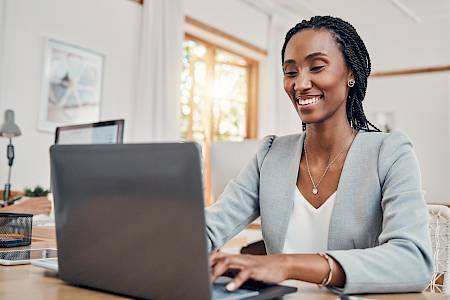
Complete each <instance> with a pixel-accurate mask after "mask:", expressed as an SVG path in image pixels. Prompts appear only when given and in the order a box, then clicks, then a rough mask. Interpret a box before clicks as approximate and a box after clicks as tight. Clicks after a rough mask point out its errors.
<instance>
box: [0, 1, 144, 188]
mask: <svg viewBox="0 0 450 300" xmlns="http://www.w3.org/2000/svg"><path fill="white" fill-rule="evenodd" d="M4 1H5V0H4ZM140 14H141V8H140V5H138V4H137V3H135V2H132V1H125V0H95V1H92V0H76V1H74V0H39V1H29V0H6V20H4V22H3V23H4V24H5V28H4V34H5V39H4V41H5V43H4V53H3V69H2V71H3V72H2V74H3V75H4V77H3V84H2V85H1V86H3V89H2V90H1V91H0V112H1V113H2V114H3V111H4V109H6V108H9V109H13V110H15V112H16V122H17V124H19V126H20V127H21V129H22V133H23V135H22V136H20V137H18V138H16V139H14V145H15V147H16V160H15V162H14V167H13V173H12V174H13V178H12V182H13V188H16V189H17V188H22V187H24V186H34V185H36V184H42V185H44V186H46V187H48V186H49V176H50V175H49V174H50V172H49V155H48V147H49V146H50V145H51V144H52V143H53V139H54V136H53V134H52V133H46V132H40V131H38V130H37V126H38V111H39V103H40V94H41V85H42V76H43V59H44V45H45V37H51V38H53V39H57V40H62V41H66V42H69V43H72V44H75V45H79V46H81V47H85V48H88V49H92V50H95V51H96V52H100V53H102V54H104V55H105V58H106V59H105V69H104V78H103V96H102V106H101V119H112V118H125V119H126V125H125V137H127V136H129V133H130V130H132V128H130V126H129V125H130V124H131V122H128V121H129V120H130V119H131V118H132V112H133V110H132V109H133V101H134V100H133V99H134V82H135V75H136V67H137V61H136V57H137V51H138V48H137V47H138V39H139V30H140V28H139V27H140ZM0 24H1V22H0ZM0 65H1V64H0ZM1 119H2V120H3V117H2V118H1ZM6 144H7V141H6V139H0V157H1V159H0V185H3V183H4V182H5V181H6V176H7V168H6V167H7V163H6V159H4V158H5V157H6V154H5V149H6Z"/></svg>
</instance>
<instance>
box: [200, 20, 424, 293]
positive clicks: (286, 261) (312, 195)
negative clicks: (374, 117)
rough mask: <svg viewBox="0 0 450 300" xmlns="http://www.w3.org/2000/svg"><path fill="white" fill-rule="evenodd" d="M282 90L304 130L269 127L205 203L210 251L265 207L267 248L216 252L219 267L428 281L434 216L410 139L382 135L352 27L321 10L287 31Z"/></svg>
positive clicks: (333, 284) (323, 277) (353, 289)
mask: <svg viewBox="0 0 450 300" xmlns="http://www.w3.org/2000/svg"><path fill="white" fill-rule="evenodd" d="M281 55H282V64H283V72H284V89H285V91H286V93H287V95H288V96H289V98H290V100H291V102H292V104H293V106H294V109H295V110H296V111H297V113H298V115H299V117H300V119H301V122H302V125H303V128H304V132H303V133H301V134H296V135H289V136H282V137H276V136H269V137H266V138H265V139H264V141H263V143H262V146H261V147H260V149H259V150H258V152H257V153H256V155H255V156H254V158H253V160H251V161H250V162H249V163H248V165H247V166H246V167H245V168H244V169H243V170H242V171H241V173H240V174H239V176H238V177H237V178H236V179H235V180H232V181H231V182H230V183H229V184H228V186H227V187H226V188H225V191H224V192H223V194H222V196H221V197H220V198H219V199H218V200H217V201H216V202H215V203H214V204H213V205H212V206H211V207H209V208H208V209H207V211H206V223H207V233H208V237H209V242H210V243H209V246H210V250H214V249H218V248H220V247H221V246H222V245H223V244H224V243H225V242H226V241H227V240H229V239H230V238H231V237H233V236H234V235H235V234H237V233H238V232H239V231H241V230H242V229H244V228H245V227H246V226H247V225H248V224H249V223H250V222H252V221H253V220H254V219H256V218H257V217H259V216H260V217H261V227H262V232H263V237H264V243H265V247H266V250H267V253H268V254H269V255H267V256H252V255H227V254H223V253H220V252H215V253H212V254H211V265H212V268H213V270H212V274H213V277H214V278H217V277H218V276H220V275H221V274H223V272H225V271H226V270H227V269H230V268H232V269H239V270H240V272H239V274H238V275H237V276H236V277H235V279H234V280H233V281H232V282H231V283H230V284H229V286H228V288H229V289H230V290H233V289H236V288H237V287H239V286H240V285H241V284H242V283H243V282H244V281H245V280H247V279H248V278H254V279H257V280H263V281H268V282H280V281H283V280H286V279H297V280H302V281H308V282H314V283H318V284H321V285H325V286H327V287H328V288H330V289H331V290H332V291H334V292H339V293H342V292H343V293H392V292H413V291H421V290H423V289H424V288H425V287H426V286H427V284H428V282H429V281H430V279H431V273H432V257H431V244H430V240H429V234H428V226H427V225H428V224H427V222H428V215H427V209H426V206H425V201H424V198H423V192H422V185H421V179H420V171H419V166H418V163H417V159H416V155H415V152H414V150H413V146H412V143H411V141H410V140H409V138H408V137H407V136H406V135H404V134H402V133H399V132H395V133H382V132H380V130H378V128H376V127H375V126H374V125H372V123H370V122H369V121H368V120H367V118H366V116H365V113H364V110H363V106H362V101H363V100H364V97H365V93H366V89H367V77H368V76H369V74H370V71H371V63H370V57H369V54H368V52H367V49H366V47H365V45H364V43H363V41H362V40H361V38H360V36H359V35H358V33H357V32H356V30H355V28H354V27H353V26H352V25H350V24H349V23H347V22H346V21H343V20H341V19H339V18H334V17H330V16H325V17H322V16H316V17H313V18H311V19H310V20H304V21H302V22H301V23H299V24H297V25H296V26H295V27H293V28H292V29H291V30H289V32H288V33H287V35H286V39H285V42H284V45H283V49H282V53H281Z"/></svg>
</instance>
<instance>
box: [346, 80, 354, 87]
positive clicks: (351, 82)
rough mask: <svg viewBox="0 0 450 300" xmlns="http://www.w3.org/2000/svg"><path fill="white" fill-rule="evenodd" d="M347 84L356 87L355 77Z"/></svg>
mask: <svg viewBox="0 0 450 300" xmlns="http://www.w3.org/2000/svg"><path fill="white" fill-rule="evenodd" d="M347 85H348V87H354V86H355V79H350V80H349V81H348V82H347Z"/></svg>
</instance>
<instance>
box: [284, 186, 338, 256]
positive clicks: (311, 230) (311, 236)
mask: <svg viewBox="0 0 450 300" xmlns="http://www.w3.org/2000/svg"><path fill="white" fill-rule="evenodd" d="M295 191H296V192H295V199H294V207H293V210H292V215H291V219H290V220H289V225H288V228H287V232H286V240H285V242H284V248H283V253H317V252H323V251H326V250H328V229H329V226H330V220H331V213H332V212H333V207H334V200H335V199H336V192H334V193H333V194H332V195H331V196H330V197H329V198H328V199H327V200H326V201H325V202H324V203H323V204H322V205H321V206H320V207H319V208H315V207H314V206H312V205H311V203H309V202H308V200H306V199H305V197H303V195H302V193H301V192H300V191H299V190H298V188H297V187H295Z"/></svg>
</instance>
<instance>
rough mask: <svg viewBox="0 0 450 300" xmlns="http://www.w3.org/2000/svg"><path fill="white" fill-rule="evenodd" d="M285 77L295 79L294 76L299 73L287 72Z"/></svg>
mask: <svg viewBox="0 0 450 300" xmlns="http://www.w3.org/2000/svg"><path fill="white" fill-rule="evenodd" d="M284 75H285V76H287V77H294V76H296V75H297V72H295V71H286V72H284Z"/></svg>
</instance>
